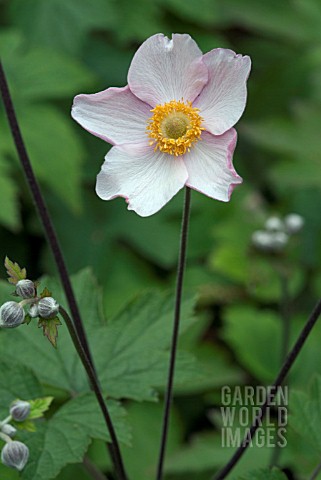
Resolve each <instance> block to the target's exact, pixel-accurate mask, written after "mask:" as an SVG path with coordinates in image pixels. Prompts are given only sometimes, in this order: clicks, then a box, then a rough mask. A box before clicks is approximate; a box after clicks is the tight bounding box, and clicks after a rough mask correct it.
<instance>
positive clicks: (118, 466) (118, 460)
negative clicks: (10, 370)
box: [59, 306, 127, 480]
mask: <svg viewBox="0 0 321 480" xmlns="http://www.w3.org/2000/svg"><path fill="white" fill-rule="evenodd" d="M59 313H60V314H61V316H62V317H63V319H64V320H65V322H66V325H67V328H68V330H69V333H70V336H71V339H72V341H73V344H74V346H75V348H76V350H77V353H78V355H79V357H80V360H81V362H82V364H83V366H84V368H85V370H86V373H87V375H88V379H89V381H90V384H91V386H92V390H93V392H94V394H95V395H96V398H97V401H98V403H99V406H100V409H101V411H102V414H103V416H104V419H105V422H106V426H107V429H108V432H109V435H110V439H111V443H110V444H108V448H109V451H110V455H111V458H112V461H113V463H114V467H115V471H116V472H117V477H118V478H119V480H127V475H126V473H125V468H124V465H123V461H122V456H121V452H120V447H119V444H118V440H117V436H116V432H115V429H114V426H113V423H112V420H111V417H110V414H109V411H108V408H107V405H106V402H105V400H104V397H103V394H102V391H101V389H100V386H99V384H98V381H97V377H96V373H95V371H94V369H93V366H92V364H91V363H90V361H89V359H88V357H87V355H86V353H85V350H84V348H83V346H82V344H81V343H80V340H79V337H78V335H77V332H76V330H75V327H74V324H73V322H72V321H71V319H70V317H69V315H68V313H67V312H66V310H65V309H64V308H63V307H62V306H60V307H59Z"/></svg>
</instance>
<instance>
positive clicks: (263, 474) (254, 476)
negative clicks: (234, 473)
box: [235, 467, 288, 480]
mask: <svg viewBox="0 0 321 480" xmlns="http://www.w3.org/2000/svg"><path fill="white" fill-rule="evenodd" d="M287 478H288V477H287V476H286V475H285V474H284V473H283V472H281V470H279V469H278V468H275V467H274V468H272V470H271V469H269V468H261V469H260V470H253V471H251V472H249V473H248V474H246V475H242V476H241V477H236V478H235V480H287Z"/></svg>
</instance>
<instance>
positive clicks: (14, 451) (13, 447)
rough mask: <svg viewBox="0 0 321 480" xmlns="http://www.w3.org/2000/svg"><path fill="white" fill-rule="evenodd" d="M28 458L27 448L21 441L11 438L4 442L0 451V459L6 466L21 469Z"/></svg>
mask: <svg viewBox="0 0 321 480" xmlns="http://www.w3.org/2000/svg"><path fill="white" fill-rule="evenodd" d="M28 458H29V448H28V447H27V445H25V444H24V443H22V442H17V441H16V440H13V441H12V442H8V443H6V444H5V446H4V447H3V449H2V451H1V461H2V463H3V464H4V465H6V466H7V467H11V468H15V469H16V470H19V471H21V470H22V469H23V468H24V467H25V465H26V463H27V461H28Z"/></svg>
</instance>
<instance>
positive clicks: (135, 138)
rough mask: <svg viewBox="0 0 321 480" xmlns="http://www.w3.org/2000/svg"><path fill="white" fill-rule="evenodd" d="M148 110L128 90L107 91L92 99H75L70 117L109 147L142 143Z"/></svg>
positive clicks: (82, 95)
mask: <svg viewBox="0 0 321 480" xmlns="http://www.w3.org/2000/svg"><path fill="white" fill-rule="evenodd" d="M150 109H151V107H150V106H149V105H146V103H144V102H142V101H141V100H139V98H137V97H135V95H133V94H132V92H131V91H130V89H129V87H128V86H126V87H122V88H116V87H112V88H108V89H107V90H104V91H103V92H98V93H94V94H92V95H85V94H81V95H77V97H75V98H74V103H73V106H72V111H71V115H72V117H73V118H74V119H75V120H76V121H77V122H78V123H79V124H80V125H81V126H82V127H84V128H85V129H86V130H88V131H89V132H90V133H92V134H93V135H96V136H97V137H100V138H102V139H103V140H105V141H106V142H109V143H112V144H113V145H122V144H124V143H142V142H145V141H146V138H147V136H146V126H147V122H148V119H149V118H150V117H151V112H150Z"/></svg>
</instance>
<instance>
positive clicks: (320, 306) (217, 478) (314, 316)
mask: <svg viewBox="0 0 321 480" xmlns="http://www.w3.org/2000/svg"><path fill="white" fill-rule="evenodd" d="M320 314H321V300H319V302H318V303H317V304H316V306H315V307H314V309H313V311H312V313H311V315H310V317H309V318H308V320H307V322H306V324H305V326H304V327H303V329H302V331H301V333H300V335H299V338H298V339H297V341H296V343H295V344H294V346H293V348H292V350H291V351H290V352H289V354H288V355H287V357H286V359H285V361H284V363H283V366H282V368H281V370H280V372H279V374H278V376H277V378H276V380H275V382H274V384H273V386H272V388H271V393H270V394H269V395H268V396H267V399H266V401H265V403H264V405H262V407H261V409H260V412H259V413H258V415H257V417H256V418H255V420H254V422H253V424H252V426H251V428H250V431H249V432H248V433H247V435H246V436H245V437H244V439H243V441H242V443H241V445H240V446H239V448H238V449H237V450H236V452H235V453H234V455H233V456H232V458H231V459H230V461H229V462H228V463H227V464H226V465H225V467H223V468H222V470H221V471H220V472H218V473H217V474H216V475H214V477H213V480H222V479H223V478H225V477H226V476H227V474H228V473H230V472H231V470H232V469H233V468H234V467H235V465H236V464H237V463H238V461H239V460H240V458H241V457H242V455H243V454H244V453H245V450H246V449H247V447H248V446H249V444H250V442H251V439H252V438H253V437H254V434H255V432H256V430H257V428H258V427H259V426H260V425H261V422H262V419H263V418H264V415H265V413H266V410H267V408H268V407H269V406H270V405H271V402H272V401H273V399H274V397H275V394H276V393H277V390H278V388H279V387H280V386H281V385H282V383H283V382H284V380H285V378H286V376H287V374H288V373H289V371H290V369H291V367H292V365H293V364H294V362H295V360H296V358H297V357H298V355H299V353H300V352H301V350H302V347H303V345H304V343H305V341H306V339H307V338H308V336H309V334H310V333H311V330H312V328H313V327H314V325H315V324H316V322H317V320H318V318H319V316H320Z"/></svg>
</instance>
